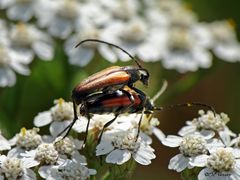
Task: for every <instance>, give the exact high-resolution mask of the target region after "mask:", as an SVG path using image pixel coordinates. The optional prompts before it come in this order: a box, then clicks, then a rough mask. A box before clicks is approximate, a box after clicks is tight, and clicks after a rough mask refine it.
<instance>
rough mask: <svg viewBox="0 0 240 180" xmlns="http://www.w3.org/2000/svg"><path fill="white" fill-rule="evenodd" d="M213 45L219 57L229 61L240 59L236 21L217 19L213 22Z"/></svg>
mask: <svg viewBox="0 0 240 180" xmlns="http://www.w3.org/2000/svg"><path fill="white" fill-rule="evenodd" d="M209 26H210V30H211V32H212V47H213V51H214V53H215V54H216V56H217V57H219V58H220V59H222V60H225V61H228V62H236V61H239V60H240V44H239V42H237V37H236V33H235V31H234V23H233V22H232V21H231V20H229V21H216V22H213V23H211V24H210V25H209Z"/></svg>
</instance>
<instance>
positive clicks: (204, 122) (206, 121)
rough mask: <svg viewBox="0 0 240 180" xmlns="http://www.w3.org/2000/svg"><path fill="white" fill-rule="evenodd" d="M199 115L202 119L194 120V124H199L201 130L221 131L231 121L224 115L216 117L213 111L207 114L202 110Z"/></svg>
mask: <svg viewBox="0 0 240 180" xmlns="http://www.w3.org/2000/svg"><path fill="white" fill-rule="evenodd" d="M198 113H199V115H200V117H199V118H198V119H194V120H193V122H194V123H195V124H197V126H198V128H200V129H210V130H214V131H221V130H223V129H224V127H225V126H226V124H227V123H228V122H229V120H230V119H229V117H228V115H227V114H224V113H221V114H220V115H219V114H216V115H214V113H213V112H212V111H208V112H207V113H205V112H204V111H203V110H200V111H199V112H198Z"/></svg>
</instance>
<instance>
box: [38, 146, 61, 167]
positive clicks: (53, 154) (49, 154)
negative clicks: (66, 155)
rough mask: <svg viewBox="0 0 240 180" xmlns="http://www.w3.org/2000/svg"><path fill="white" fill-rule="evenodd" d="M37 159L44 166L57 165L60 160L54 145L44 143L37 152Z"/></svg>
mask: <svg viewBox="0 0 240 180" xmlns="http://www.w3.org/2000/svg"><path fill="white" fill-rule="evenodd" d="M35 159H36V160H37V161H40V162H41V163H42V164H55V163H56V162H57V159H58V152H57V151H56V149H55V148H54V145H53V144H47V143H42V144H40V145H39V146H38V148H37V150H36V155H35Z"/></svg>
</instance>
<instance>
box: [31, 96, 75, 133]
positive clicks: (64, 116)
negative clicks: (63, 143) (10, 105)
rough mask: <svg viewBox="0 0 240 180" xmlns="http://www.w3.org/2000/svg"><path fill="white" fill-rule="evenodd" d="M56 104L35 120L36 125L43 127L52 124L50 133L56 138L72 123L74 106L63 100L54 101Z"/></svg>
mask: <svg viewBox="0 0 240 180" xmlns="http://www.w3.org/2000/svg"><path fill="white" fill-rule="evenodd" d="M54 104H55V106H53V107H52V108H51V109H50V110H48V111H44V112H41V113H39V114H38V115H37V116H36V117H35V118H34V125H35V126H37V127H42V126H45V125H48V124H50V123H51V125H50V133H51V135H52V136H53V137H56V136H57V135H58V134H59V133H60V132H62V131H63V130H64V129H65V128H66V127H67V126H68V125H69V124H70V123H71V122H72V120H73V105H72V102H65V101H64V100H63V99H62V98H60V99H58V100H54Z"/></svg>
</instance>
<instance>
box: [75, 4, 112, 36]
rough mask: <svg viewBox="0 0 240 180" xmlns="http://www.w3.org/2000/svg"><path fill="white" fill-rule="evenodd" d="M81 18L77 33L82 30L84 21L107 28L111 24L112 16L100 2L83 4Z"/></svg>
mask: <svg viewBox="0 0 240 180" xmlns="http://www.w3.org/2000/svg"><path fill="white" fill-rule="evenodd" d="M115 2H116V1H115ZM108 4H111V2H108ZM80 16H81V18H78V23H77V26H76V30H77V31H79V29H81V28H82V22H84V21H85V22H87V23H90V24H95V25H96V26H98V27H103V26H107V25H109V24H110V23H111V15H110V13H109V12H108V11H107V10H106V8H103V6H102V4H101V2H100V1H87V2H85V3H84V4H82V5H81V8H80Z"/></svg>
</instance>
